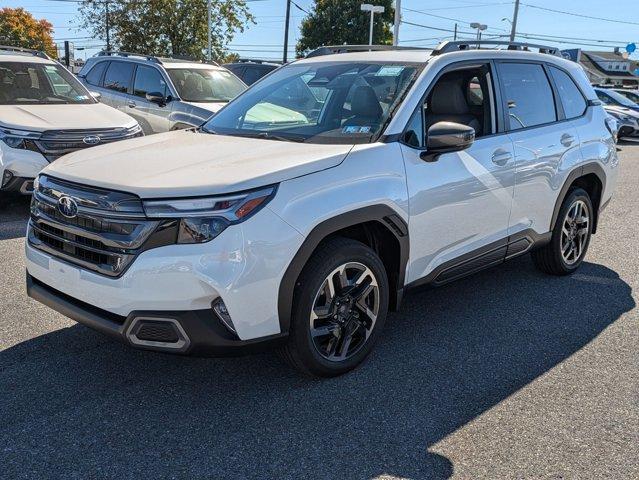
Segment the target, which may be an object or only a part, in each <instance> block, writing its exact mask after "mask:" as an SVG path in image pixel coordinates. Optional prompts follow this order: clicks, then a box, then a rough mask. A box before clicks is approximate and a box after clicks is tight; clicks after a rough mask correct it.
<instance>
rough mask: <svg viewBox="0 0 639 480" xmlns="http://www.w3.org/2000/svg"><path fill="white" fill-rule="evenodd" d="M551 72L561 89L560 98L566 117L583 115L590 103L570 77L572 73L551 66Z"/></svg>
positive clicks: (558, 88) (558, 87)
mask: <svg viewBox="0 0 639 480" xmlns="http://www.w3.org/2000/svg"><path fill="white" fill-rule="evenodd" d="M550 73H551V75H552V78H553V80H554V81H555V85H556V87H557V90H558V91H559V98H560V99H561V105H562V106H563V107H564V113H565V114H566V118H576V117H581V116H582V115H583V114H584V112H585V111H586V107H587V106H588V105H587V104H586V100H584V97H583V95H582V94H581V92H580V91H579V88H577V85H575V82H574V81H573V80H572V78H570V75H568V74H567V73H566V72H564V71H563V70H559V69H558V68H555V67H550Z"/></svg>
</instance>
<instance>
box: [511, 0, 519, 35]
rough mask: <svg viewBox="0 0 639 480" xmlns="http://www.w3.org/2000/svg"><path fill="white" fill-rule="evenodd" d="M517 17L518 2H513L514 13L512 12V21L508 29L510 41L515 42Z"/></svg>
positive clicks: (516, 0)
mask: <svg viewBox="0 0 639 480" xmlns="http://www.w3.org/2000/svg"><path fill="white" fill-rule="evenodd" d="M518 16H519V0H515V11H514V12H513V21H512V25H511V27H510V41H511V42H514V41H515V35H516V34H517V17H518Z"/></svg>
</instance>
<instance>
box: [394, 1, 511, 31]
mask: <svg viewBox="0 0 639 480" xmlns="http://www.w3.org/2000/svg"><path fill="white" fill-rule="evenodd" d="M403 10H406V11H407V12H413V13H419V14H421V15H427V16H429V17H435V18H442V19H444V20H452V21H453V22H459V23H466V24H470V23H471V22H470V21H468V20H462V19H460V18H453V17H444V16H443V15H435V14H434V13H428V12H424V11H423V10H414V9H412V8H407V7H404V8H403ZM488 29H489V30H499V31H501V32H505V31H506V30H505V29H503V28H497V27H488Z"/></svg>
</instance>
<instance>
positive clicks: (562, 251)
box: [531, 188, 594, 275]
mask: <svg viewBox="0 0 639 480" xmlns="http://www.w3.org/2000/svg"><path fill="white" fill-rule="evenodd" d="M593 220H594V214H593V208H592V202H591V200H590V196H589V195H588V193H587V192H586V191H585V190H583V189H581V188H574V189H572V190H570V191H569V192H568V195H567V196H566V198H565V200H564V202H563V203H562V205H561V208H560V210H559V215H558V216H557V222H556V223H555V227H554V228H553V232H552V237H551V240H550V243H548V244H547V245H545V246H544V247H542V248H540V249H538V250H534V251H533V252H532V253H531V255H532V259H533V262H534V264H535V266H536V267H537V268H538V269H539V270H541V271H542V272H544V273H548V274H550V275H570V274H571V273H573V272H574V271H575V270H577V269H578V268H579V266H580V265H581V264H582V262H583V260H584V258H585V256H586V252H587V251H588V245H589V244H590V237H591V235H592V225H593Z"/></svg>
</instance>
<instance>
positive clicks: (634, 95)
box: [619, 91, 639, 103]
mask: <svg viewBox="0 0 639 480" xmlns="http://www.w3.org/2000/svg"><path fill="white" fill-rule="evenodd" d="M619 93H620V94H621V95H623V96H624V97H626V98H627V99H629V100H631V101H633V102H635V103H639V94H637V93H635V92H628V91H624V92H619Z"/></svg>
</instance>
